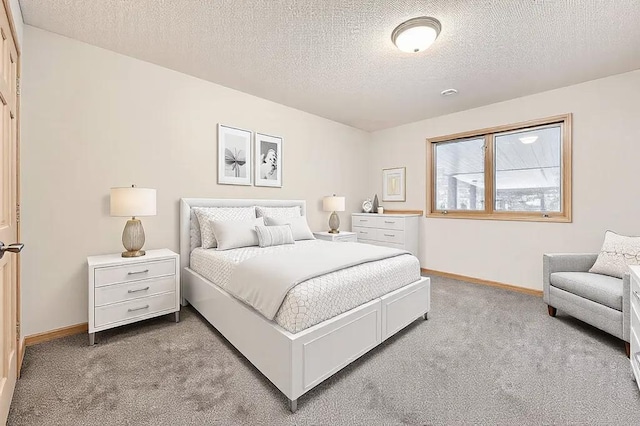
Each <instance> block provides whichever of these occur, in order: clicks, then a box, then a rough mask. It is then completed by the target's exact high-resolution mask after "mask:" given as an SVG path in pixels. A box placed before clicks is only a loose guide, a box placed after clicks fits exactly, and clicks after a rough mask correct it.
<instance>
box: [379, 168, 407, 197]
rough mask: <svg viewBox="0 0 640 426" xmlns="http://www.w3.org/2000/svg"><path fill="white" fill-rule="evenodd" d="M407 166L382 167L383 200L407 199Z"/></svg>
mask: <svg viewBox="0 0 640 426" xmlns="http://www.w3.org/2000/svg"><path fill="white" fill-rule="evenodd" d="M406 174H407V169H406V167H397V168H395V169H382V201H407V187H406V183H405V178H406Z"/></svg>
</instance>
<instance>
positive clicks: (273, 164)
mask: <svg viewBox="0 0 640 426" xmlns="http://www.w3.org/2000/svg"><path fill="white" fill-rule="evenodd" d="M254 152H255V155H256V162H255V185H256V186H271V187H276V188H281V187H282V138H279V137H277V136H269V135H263V134H261V133H256V137H255V151H254Z"/></svg>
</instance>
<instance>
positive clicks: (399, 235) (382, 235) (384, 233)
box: [376, 229, 404, 244]
mask: <svg viewBox="0 0 640 426" xmlns="http://www.w3.org/2000/svg"><path fill="white" fill-rule="evenodd" d="M376 239H377V240H378V241H383V242H385V243H395V244H404V231H394V230H392V229H380V230H379V231H378V235H377V238H376Z"/></svg>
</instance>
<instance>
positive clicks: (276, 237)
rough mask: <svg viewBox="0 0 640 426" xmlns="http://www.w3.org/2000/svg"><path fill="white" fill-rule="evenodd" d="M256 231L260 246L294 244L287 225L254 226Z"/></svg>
mask: <svg viewBox="0 0 640 426" xmlns="http://www.w3.org/2000/svg"><path fill="white" fill-rule="evenodd" d="M256 233H257V234H258V245H260V247H271V246H281V245H284V244H295V241H293V234H291V227H290V226H289V225H282V226H256Z"/></svg>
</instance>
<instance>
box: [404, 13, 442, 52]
mask: <svg viewBox="0 0 640 426" xmlns="http://www.w3.org/2000/svg"><path fill="white" fill-rule="evenodd" d="M441 29H442V26H441V25H440V21H438V20H437V19H435V18H430V17H428V16H421V17H419V18H413V19H409V20H408V21H406V22H403V23H402V24H400V25H398V26H397V27H396V29H395V30H393V33H391V40H392V41H393V44H395V45H396V46H397V47H398V49H400V50H402V51H403V52H408V53H417V52H422V51H423V50H426V49H427V48H429V46H431V45H432V44H433V42H434V41H436V38H438V35H439V34H440V30H441Z"/></svg>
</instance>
